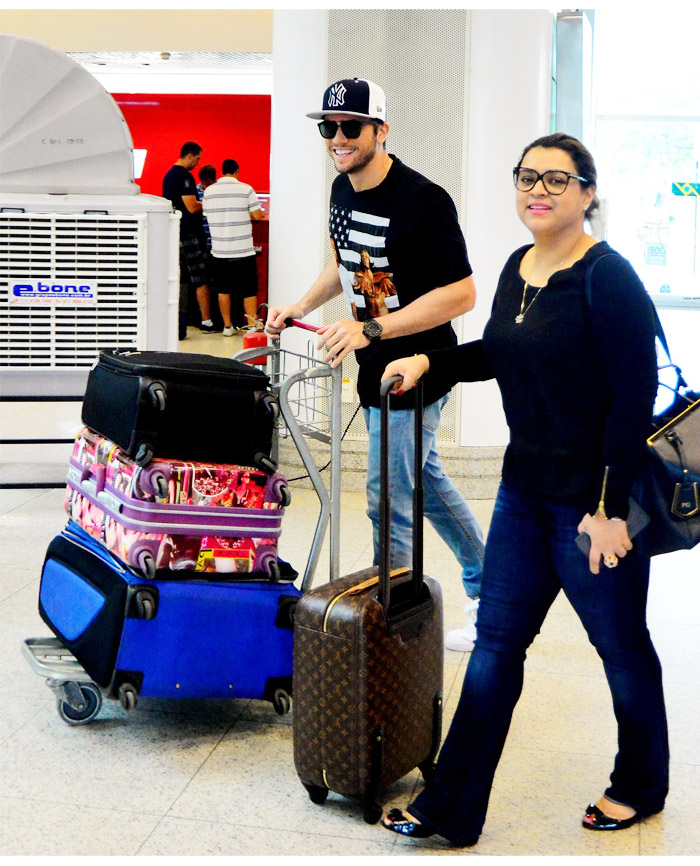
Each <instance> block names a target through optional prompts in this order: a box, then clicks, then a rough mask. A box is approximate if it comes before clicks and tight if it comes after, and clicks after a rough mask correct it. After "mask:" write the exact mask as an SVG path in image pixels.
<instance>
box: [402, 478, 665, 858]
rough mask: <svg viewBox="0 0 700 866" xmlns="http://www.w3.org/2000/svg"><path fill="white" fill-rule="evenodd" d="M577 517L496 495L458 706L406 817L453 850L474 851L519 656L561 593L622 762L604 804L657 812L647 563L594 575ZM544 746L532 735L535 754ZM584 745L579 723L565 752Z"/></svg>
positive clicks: (660, 764) (660, 791)
mask: <svg viewBox="0 0 700 866" xmlns="http://www.w3.org/2000/svg"><path fill="white" fill-rule="evenodd" d="M584 513H585V509H584V508H583V507H582V506H579V505H571V504H561V503H555V502H552V501H542V500H538V499H536V498H534V497H532V496H529V495H528V494H527V493H524V492H523V491H522V490H516V489H515V488H514V487H513V486H510V485H506V484H505V483H502V484H501V487H500V490H499V493H498V497H497V499H496V504H495V507H494V513H493V519H492V521H491V527H490V529H489V535H488V540H487V542H486V558H485V562H484V577H483V581H482V587H481V601H480V603H479V613H478V616H477V639H476V644H475V646H474V650H473V651H472V654H471V658H470V660H469V664H468V666H467V672H466V676H465V679H464V686H463V690H462V695H461V698H460V701H459V704H458V706H457V710H456V712H455V715H454V718H453V721H452V725H451V727H450V730H449V733H448V735H447V738H446V740H445V743H444V745H443V747H442V751H441V752H440V757H439V760H438V765H437V771H436V774H435V777H434V779H433V781H432V782H431V783H430V784H429V785H427V786H426V788H425V789H424V790H423V791H422V792H421V794H420V795H419V796H418V798H417V799H416V801H415V804H414V805H411V807H410V811H411V812H413V813H414V814H415V816H416V817H418V818H419V819H422V820H424V821H427V822H428V823H429V824H432V825H433V826H434V827H435V829H436V830H438V832H440V833H441V834H442V835H444V836H445V837H446V838H448V839H450V840H451V841H453V842H455V843H458V844H459V843H461V844H467V843H473V842H474V841H475V840H476V838H477V837H478V835H479V833H480V832H481V828H482V825H483V823H484V819H485V816H486V808H487V805H488V800H489V795H490V792H491V785H492V782H493V776H494V773H495V771H496V766H497V764H498V761H499V759H500V756H501V752H502V750H503V745H504V743H505V739H506V735H507V733H508V728H509V726H510V720H511V715H512V712H513V709H514V707H515V704H516V703H517V701H518V698H519V697H520V692H521V689H522V682H523V666H524V661H525V653H526V650H527V648H528V646H529V645H530V644H531V643H532V641H533V640H534V638H535V636H536V635H537V634H538V632H539V629H540V626H541V624H542V622H543V620H544V618H545V615H546V614H547V611H548V609H549V607H550V605H551V604H552V602H553V601H554V599H555V598H556V596H557V594H558V592H559V590H560V589H563V590H564V592H565V593H566V596H567V598H568V599H569V601H570V602H571V604H572V606H573V608H574V610H575V611H576V613H577V614H578V615H579V617H580V618H581V622H582V623H583V626H584V628H585V629H586V632H587V633H588V637H589V639H590V641H591V643H592V644H593V646H594V647H595V648H596V650H597V652H598V655H599V656H600V657H601V659H602V661H603V667H604V669H605V675H606V677H607V680H608V684H609V686H610V691H611V693H612V699H613V708H614V711H615V716H616V718H617V724H618V753H617V757H616V758H615V766H614V769H613V772H612V775H611V776H610V786H609V787H608V788H607V790H606V792H605V793H606V796H608V797H610V798H611V799H612V800H615V801H617V802H619V803H625V804H627V805H630V806H632V807H633V808H634V809H636V810H637V812H639V813H640V814H643V815H649V814H652V813H654V812H658V811H659V810H661V809H662V808H663V805H664V800H665V797H666V794H667V791H668V763H669V751H668V732H667V728H666V712H665V708H664V696H663V687H662V682H661V665H660V664H659V659H658V657H657V655H656V651H655V650H654V647H653V645H652V642H651V638H650V636H649V631H648V630H647V625H646V603H647V589H648V584H649V558H648V557H647V556H646V555H645V554H644V551H643V550H642V549H641V544H639V543H638V544H635V547H634V549H633V550H632V551H631V552H630V553H628V554H627V556H625V557H624V558H621V559H620V561H619V565H618V566H617V567H616V568H613V569H607V568H605V567H603V568H602V571H601V574H599V575H594V574H591V572H590V571H589V568H588V558H587V557H586V556H584V555H583V554H582V553H581V552H580V551H579V549H578V548H577V547H576V545H575V543H574V539H575V537H576V535H577V530H576V527H577V525H578V523H579V522H580V521H581V518H582V517H583V515H584ZM562 712H563V713H566V708H565V707H562ZM545 737H546V732H544V731H537V730H533V731H532V743H533V746H535V747H536V746H537V744H538V743H543V742H544V738H545ZM586 739H587V733H586V721H585V719H580V720H578V719H576V720H572V748H575V743H576V742H577V741H585V740H586ZM552 773H556V767H555V766H554V764H553V765H552ZM506 784H507V781H506ZM597 798H598V792H595V791H592V792H591V799H592V800H593V801H595V800H596V799H597ZM585 805H586V804H585V803H582V804H581V807H582V810H583V807H584V806H585Z"/></svg>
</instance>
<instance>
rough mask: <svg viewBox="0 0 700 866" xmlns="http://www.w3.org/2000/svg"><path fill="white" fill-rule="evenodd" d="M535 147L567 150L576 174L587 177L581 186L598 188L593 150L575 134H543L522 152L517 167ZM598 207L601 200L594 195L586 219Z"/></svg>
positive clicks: (581, 182)
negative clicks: (575, 136) (574, 135)
mask: <svg viewBox="0 0 700 866" xmlns="http://www.w3.org/2000/svg"><path fill="white" fill-rule="evenodd" d="M533 147H544V148H550V147H556V148H557V150H563V151H565V152H566V153H568V154H569V156H570V157H571V159H572V161H573V163H574V165H575V166H576V174H579V175H581V177H585V178H586V180H585V181H579V183H580V184H581V186H592V187H593V188H594V189H595V188H596V186H597V181H598V172H597V171H596V168H595V162H594V161H593V157H592V156H591V152H590V151H589V150H588V148H587V147H585V146H584V145H583V144H581V142H580V141H579V140H578V138H574V137H573V135H567V134H566V133H565V132H554V133H552V134H551V135H543V136H542V138H538V139H537V140H536V141H533V142H532V144H528V146H527V147H526V148H525V149H524V150H523V152H522V153H521V154H520V159H519V160H518V165H517V168H520V166H521V165H522V163H523V159H524V158H525V154H526V153H527V152H528V151H530V150H532V149H533ZM598 207H600V201H599V199H598V196H597V195H594V196H593V200H592V201H591V203H590V204H589V205H588V208H587V210H586V219H590V217H591V214H592V213H593V212H594V211H595V210H596V209H597V208H598Z"/></svg>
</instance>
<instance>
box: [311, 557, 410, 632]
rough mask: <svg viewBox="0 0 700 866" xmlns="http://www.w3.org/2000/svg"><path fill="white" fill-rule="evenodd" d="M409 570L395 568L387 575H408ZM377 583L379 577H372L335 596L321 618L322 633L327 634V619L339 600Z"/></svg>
mask: <svg viewBox="0 0 700 866" xmlns="http://www.w3.org/2000/svg"><path fill="white" fill-rule="evenodd" d="M409 570H410V569H408V568H406V567H405V566H404V567H403V568H395V569H394V570H393V571H392V572H390V573H389V577H390V578H394V577H398V576H399V575H402V574H408V572H409ZM378 583H379V575H375V576H374V577H370V578H368V579H367V580H363V581H362V583H358V584H355V586H351V587H350V588H349V589H346V590H345V591H344V592H341V593H340V595H336V597H335V598H333V599H331V603H330V604H329V605H328V607H327V608H326V613H325V616H324V617H323V633H324V634H327V633H328V632H327V626H328V618H329V617H330V615H331V611H332V610H333V608H334V607H335V605H336V604H337V602H339V601H340V599H341V598H345V596H346V595H358V594H359V593H361V592H364V591H365V590H366V589H371V587H373V586H377V584H378Z"/></svg>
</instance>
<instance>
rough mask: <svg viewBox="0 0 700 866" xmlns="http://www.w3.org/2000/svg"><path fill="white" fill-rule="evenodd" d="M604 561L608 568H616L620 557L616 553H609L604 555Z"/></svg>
mask: <svg viewBox="0 0 700 866" xmlns="http://www.w3.org/2000/svg"><path fill="white" fill-rule="evenodd" d="M603 563H604V564H605V565H606V567H607V568H615V566H616V565H617V563H618V559H617V557H616V556H615V554H614V553H609V554H608V555H607V556H604V557H603Z"/></svg>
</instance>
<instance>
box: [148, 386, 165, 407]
mask: <svg viewBox="0 0 700 866" xmlns="http://www.w3.org/2000/svg"><path fill="white" fill-rule="evenodd" d="M148 396H149V397H150V398H151V403H152V404H153V408H154V409H156V410H157V411H158V412H162V411H163V410H164V409H165V388H164V387H163V385H162V384H161V383H160V382H151V384H150V385H149V386H148Z"/></svg>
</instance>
